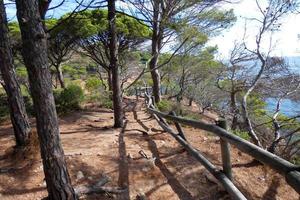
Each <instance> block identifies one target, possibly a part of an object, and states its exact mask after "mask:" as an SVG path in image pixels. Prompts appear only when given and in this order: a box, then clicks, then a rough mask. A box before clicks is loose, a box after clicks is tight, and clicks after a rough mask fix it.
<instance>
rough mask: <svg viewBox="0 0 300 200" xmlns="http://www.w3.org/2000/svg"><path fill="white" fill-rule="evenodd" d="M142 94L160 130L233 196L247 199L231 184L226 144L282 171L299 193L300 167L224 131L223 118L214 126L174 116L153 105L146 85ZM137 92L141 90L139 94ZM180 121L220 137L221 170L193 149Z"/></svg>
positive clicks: (224, 123) (228, 147)
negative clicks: (170, 123)
mask: <svg viewBox="0 0 300 200" xmlns="http://www.w3.org/2000/svg"><path fill="white" fill-rule="evenodd" d="M140 91H142V92H143V93H144V95H143V96H144V97H145V100H146V105H147V110H148V112H149V113H150V114H151V115H152V116H153V117H154V118H155V119H156V120H157V122H158V123H159V125H160V126H161V127H162V128H163V129H164V131H166V132H168V133H169V134H171V135H172V136H173V137H174V138H175V139H176V140H177V141H178V142H179V143H180V144H181V145H182V146H183V147H184V148H185V149H186V150H187V151H188V152H189V153H190V155H192V156H193V157H194V158H195V159H196V160H198V161H199V162H200V163H201V164H202V165H203V166H204V167H205V168H206V169H207V170H208V171H209V172H210V173H211V174H212V175H213V176H214V177H215V178H216V179H217V180H218V181H219V182H220V183H221V184H222V185H223V187H224V188H225V189H226V191H227V192H228V193H229V194H230V196H231V197H232V198H233V199H241V200H242V199H243V200H245V199H247V198H246V197H245V196H244V195H243V194H242V193H241V192H240V191H239V190H238V188H237V187H236V186H235V185H234V184H233V182H232V180H233V179H232V172H231V160H230V145H229V144H231V145H233V146H235V147H236V148H238V149H239V150H241V151H242V152H244V153H246V154H248V155H250V156H252V157H253V158H254V159H256V160H258V161H260V162H261V163H263V164H265V165H268V166H269V167H270V168H272V169H274V170H276V171H277V172H279V173H280V174H282V175H283V176H284V177H285V179H286V182H287V183H288V184H289V185H290V186H291V187H293V188H294V189H295V191H297V192H298V193H300V172H299V171H300V167H299V166H296V165H294V164H292V163H290V162H288V161H286V160H284V159H282V158H280V157H278V156H276V155H275V154H272V153H270V152H268V151H266V150H264V149H262V148H260V147H258V146H256V145H254V144H252V143H250V142H248V141H247V140H244V139H242V138H240V137H238V136H236V135H234V134H232V133H230V132H229V131H227V127H226V121H224V120H221V121H218V122H217V125H213V124H208V123H205V122H202V121H196V120H189V119H185V118H182V117H179V116H176V114H175V113H174V112H171V113H168V114H167V113H162V112H160V111H158V110H157V109H156V108H155V106H154V100H153V98H152V96H151V95H149V94H148V93H147V87H145V88H143V89H142V90H140ZM140 94H141V93H140ZM166 120H169V121H172V122H174V124H175V127H176V129H177V132H175V131H174V130H173V129H172V128H171V127H170V126H169V125H168V123H167V121H166ZM180 124H184V125H188V126H191V127H194V128H199V129H202V130H205V131H209V132H211V133H213V134H215V135H217V136H219V137H220V145H221V154H222V163H223V169H222V170H220V169H218V168H217V167H216V166H214V165H213V164H212V163H211V162H210V161H209V160H208V159H207V158H206V157H205V156H203V155H202V154H201V153H200V152H199V151H198V150H197V149H195V148H194V147H193V146H192V145H191V144H190V143H189V142H188V141H187V139H186V137H185V136H184V132H183V129H182V128H181V126H180Z"/></svg>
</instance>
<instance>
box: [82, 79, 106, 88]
mask: <svg viewBox="0 0 300 200" xmlns="http://www.w3.org/2000/svg"><path fill="white" fill-rule="evenodd" d="M102 85H103V83H102V81H101V80H99V79H98V78H96V77H90V78H88V79H87V80H86V82H85V87H86V89H87V90H88V91H89V92H93V91H96V90H98V89H99V88H100V87H101V86H102Z"/></svg>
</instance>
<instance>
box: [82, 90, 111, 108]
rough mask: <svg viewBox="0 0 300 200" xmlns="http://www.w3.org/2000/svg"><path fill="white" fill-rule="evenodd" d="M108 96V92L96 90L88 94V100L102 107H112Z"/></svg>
mask: <svg viewBox="0 0 300 200" xmlns="http://www.w3.org/2000/svg"><path fill="white" fill-rule="evenodd" d="M110 96H111V94H110V92H107V91H104V90H103V91H100V90H96V91H95V92H93V93H91V94H90V95H89V98H88V102H90V103H96V104H98V105H100V106H101V107H104V108H108V109H113V102H112V100H111V99H110Z"/></svg>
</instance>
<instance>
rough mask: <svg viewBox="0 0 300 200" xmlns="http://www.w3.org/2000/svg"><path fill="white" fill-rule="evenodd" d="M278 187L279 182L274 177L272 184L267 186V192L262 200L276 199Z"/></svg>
mask: <svg viewBox="0 0 300 200" xmlns="http://www.w3.org/2000/svg"><path fill="white" fill-rule="evenodd" d="M279 186H280V180H279V178H278V177H274V178H273V179H272V183H271V185H270V186H269V188H268V190H267V191H266V192H265V193H264V195H263V196H262V200H273V199H276V195H277V194H278V191H277V189H278V188H279Z"/></svg>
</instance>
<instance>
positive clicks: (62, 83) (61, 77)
mask: <svg viewBox="0 0 300 200" xmlns="http://www.w3.org/2000/svg"><path fill="white" fill-rule="evenodd" d="M55 69H56V76H57V79H58V81H59V84H60V87H61V88H66V86H65V81H64V75H63V72H62V70H61V67H60V65H56V66H55Z"/></svg>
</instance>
